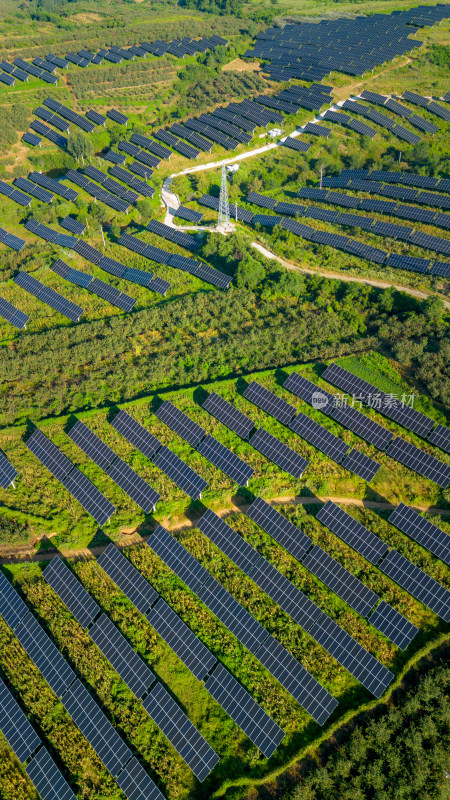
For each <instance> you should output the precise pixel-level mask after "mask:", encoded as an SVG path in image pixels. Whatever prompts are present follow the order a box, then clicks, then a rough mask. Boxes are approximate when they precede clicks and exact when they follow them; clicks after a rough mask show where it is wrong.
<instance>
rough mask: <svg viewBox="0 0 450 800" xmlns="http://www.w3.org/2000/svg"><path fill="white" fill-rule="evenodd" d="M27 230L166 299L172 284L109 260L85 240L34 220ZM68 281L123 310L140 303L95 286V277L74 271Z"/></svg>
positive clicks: (103, 285) (104, 285)
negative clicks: (93, 281)
mask: <svg viewBox="0 0 450 800" xmlns="http://www.w3.org/2000/svg"><path fill="white" fill-rule="evenodd" d="M25 227H26V228H27V229H28V230H30V231H31V232H32V233H34V234H35V235H36V236H40V237H41V238H43V239H45V240H46V241H50V242H54V243H55V244H59V245H61V246H62V247H66V248H68V249H72V250H74V251H75V252H76V253H78V254H79V255H81V256H82V257H83V258H86V260H88V261H90V262H91V263H92V264H94V265H95V266H98V267H100V269H103V270H104V271H105V272H108V273H109V274H110V275H113V276H115V277H116V278H122V279H123V280H128V281H131V282H133V283H137V284H139V285H140V286H145V287H146V288H147V289H150V290H151V291H154V292H157V293H158V294H161V295H162V296H164V295H165V294H166V292H167V291H168V289H169V288H170V283H168V281H165V280H163V279H162V278H158V277H155V276H154V275H153V274H152V273H150V272H145V271H144V270H140V269H136V268H135V267H126V266H125V264H122V263H121V262H120V261H115V260H114V259H112V258H109V256H104V255H103V253H101V252H100V251H99V250H96V249H95V247H92V246H91V245H90V244H88V243H87V242H84V241H83V240H82V239H76V238H75V237H73V236H69V235H67V234H62V233H58V232H57V231H55V230H53V229H52V228H49V227H48V226H46V225H42V224H41V223H39V222H36V220H34V219H33V218H32V217H31V218H30V219H28V220H27V222H26V223H25ZM56 263H57V264H58V268H59V265H60V263H62V264H63V265H64V262H60V263H59V262H56ZM65 266H66V265H64V267H65ZM64 267H63V268H64ZM56 271H57V270H56ZM58 274H60V275H61V277H64V278H66V277H67V275H68V274H69V273H67V272H65V274H64V275H63V274H62V273H61V272H59V273H58ZM67 279H68V280H70V281H72V282H73V283H76V285H77V286H81V287H83V288H86V289H87V288H88V289H89V290H90V291H91V290H94V289H95V292H94V293H95V294H98V295H99V296H100V297H104V299H105V300H111V301H114V305H117V306H118V307H119V308H123V310H124V311H131V309H132V308H133V306H134V304H135V302H136V300H135V299H134V298H130V297H128V295H126V294H124V293H123V292H120V291H119V290H117V289H115V287H112V286H109V285H108V284H105V283H104V282H103V281H99V280H98V279H95V281H96V282H95V283H94V284H93V285H91V281H92V280H93V277H92V276H91V275H86V273H83V272H80V271H79V270H76V269H71V270H70V277H68V278H67Z"/></svg>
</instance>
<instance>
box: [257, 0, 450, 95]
mask: <svg viewBox="0 0 450 800" xmlns="http://www.w3.org/2000/svg"><path fill="white" fill-rule="evenodd" d="M423 14H424V17H425V19H426V21H427V22H426V24H434V23H435V22H440V21H441V20H442V19H443V18H445V16H447V15H448V14H447V11H446V9H445V8H438V7H437V12H436V13H435V14H434V15H433V16H431V15H429V14H427V12H426V11H424V12H423ZM368 22H370V26H369V25H368ZM411 24H415V20H414V19H413V18H412V17H411V15H409V16H408V12H403V13H402V12H398V13H396V14H395V15H386V14H377V15H376V19H373V20H372V19H371V20H370V21H369V20H368V19H367V18H364V17H357V18H355V19H354V20H346V21H345V22H344V21H343V20H342V19H339V20H333V21H328V22H325V21H324V20H323V21H322V22H321V24H320V25H315V26H314V25H313V24H309V23H302V24H298V23H297V24H296V25H286V26H284V28H280V29H278V30H276V29H274V28H272V29H269V31H266V32H265V33H262V34H261V33H260V34H258V35H257V42H256V45H255V47H254V49H253V50H250V51H247V52H246V53H245V56H246V57H253V58H255V57H256V58H259V59H264V60H269V61H271V65H270V68H269V69H268V70H267V71H268V72H269V74H270V75H271V77H273V78H274V79H276V80H277V79H278V80H290V79H291V78H294V77H295V78H301V79H306V80H308V77H307V76H308V69H311V68H312V69H315V70H318V71H320V72H319V75H320V78H322V77H324V75H325V74H329V73H330V72H331V71H332V70H337V71H341V72H344V73H346V74H350V75H362V74H364V72H366V71H367V70H373V69H374V68H375V67H376V66H379V65H381V64H382V63H384V62H385V61H387V60H392V59H393V58H394V57H395V56H397V55H403V54H405V53H407V52H410V51H412V50H413V49H414V48H415V47H420V45H421V42H419V41H417V40H414V39H410V38H409V33H410V30H411V28H410V27H409V26H410V25H411ZM298 59H300V61H299V60H298Z"/></svg>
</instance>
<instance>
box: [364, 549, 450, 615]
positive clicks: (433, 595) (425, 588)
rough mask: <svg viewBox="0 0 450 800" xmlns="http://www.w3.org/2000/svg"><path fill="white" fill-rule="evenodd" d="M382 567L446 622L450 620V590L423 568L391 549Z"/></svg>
mask: <svg viewBox="0 0 450 800" xmlns="http://www.w3.org/2000/svg"><path fill="white" fill-rule="evenodd" d="M380 569H381V571H382V572H384V573H385V575H387V576H388V577H389V578H391V579H392V580H393V581H395V582H396V583H398V584H399V586H401V587H402V588H403V589H405V590H406V591H407V592H409V594H411V595H412V596H413V597H415V598H416V600H420V602H421V603H423V604H424V605H425V606H427V607H428V608H430V609H431V610H432V611H434V613H435V614H437V615H438V616H439V617H441V618H442V619H443V620H445V621H446V622H450V592H449V590H448V589H445V588H444V587H443V586H441V584H440V583H438V582H437V581H435V580H434V578H430V576H429V575H427V574H426V573H425V572H423V570H421V569H420V568H419V567H416V565H415V564H412V563H411V562H410V561H408V559H407V558H405V557H404V556H402V555H400V553H399V552H397V550H391V551H390V552H389V553H388V555H387V556H386V558H385V559H384V560H383V561H382V562H381V564H380Z"/></svg>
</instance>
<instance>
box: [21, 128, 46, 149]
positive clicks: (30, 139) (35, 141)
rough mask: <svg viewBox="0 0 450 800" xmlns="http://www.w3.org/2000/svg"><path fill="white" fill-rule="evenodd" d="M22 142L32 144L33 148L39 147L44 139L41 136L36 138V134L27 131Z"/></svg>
mask: <svg viewBox="0 0 450 800" xmlns="http://www.w3.org/2000/svg"><path fill="white" fill-rule="evenodd" d="M22 141H23V142H26V143H27V144H31V145H32V146H33V147H39V145H40V144H41V142H42V139H41V138H40V137H39V136H36V135H35V134H34V133H30V131H27V133H24V135H23V136H22Z"/></svg>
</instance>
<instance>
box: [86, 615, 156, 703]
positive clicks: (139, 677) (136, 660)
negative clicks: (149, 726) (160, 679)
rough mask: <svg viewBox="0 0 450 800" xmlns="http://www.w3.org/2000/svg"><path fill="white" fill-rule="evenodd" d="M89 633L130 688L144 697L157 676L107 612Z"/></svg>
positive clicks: (137, 694)
mask: <svg viewBox="0 0 450 800" xmlns="http://www.w3.org/2000/svg"><path fill="white" fill-rule="evenodd" d="M89 635H90V637H91V638H92V639H93V641H94V642H95V644H96V645H97V647H98V648H99V650H101V652H102V653H103V655H104V656H105V658H106V659H107V660H108V661H109V663H110V664H111V665H112V666H113V667H114V669H115V670H116V672H117V673H118V674H119V675H120V677H121V678H122V680H123V681H124V683H126V684H127V686H128V688H129V689H130V690H131V691H132V692H133V694H134V695H135V696H136V697H137V698H139V699H142V697H143V696H144V695H145V694H146V692H148V690H149V689H150V687H151V686H152V685H153V684H154V683H155V681H156V677H155V675H154V674H153V672H152V671H151V669H150V668H149V667H148V666H147V664H145V662H144V661H142V659H141V658H140V656H139V655H138V654H137V653H136V652H135V651H134V650H133V648H132V647H131V645H130V644H129V643H128V642H127V640H126V639H125V637H124V636H123V635H122V634H121V633H120V631H119V629H118V628H116V626H115V625H114V623H113V622H111V620H110V619H109V617H107V616H106V614H102V615H101V617H99V619H98V620H97V621H96V622H95V623H94V625H93V626H92V628H91V629H90V630H89Z"/></svg>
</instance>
